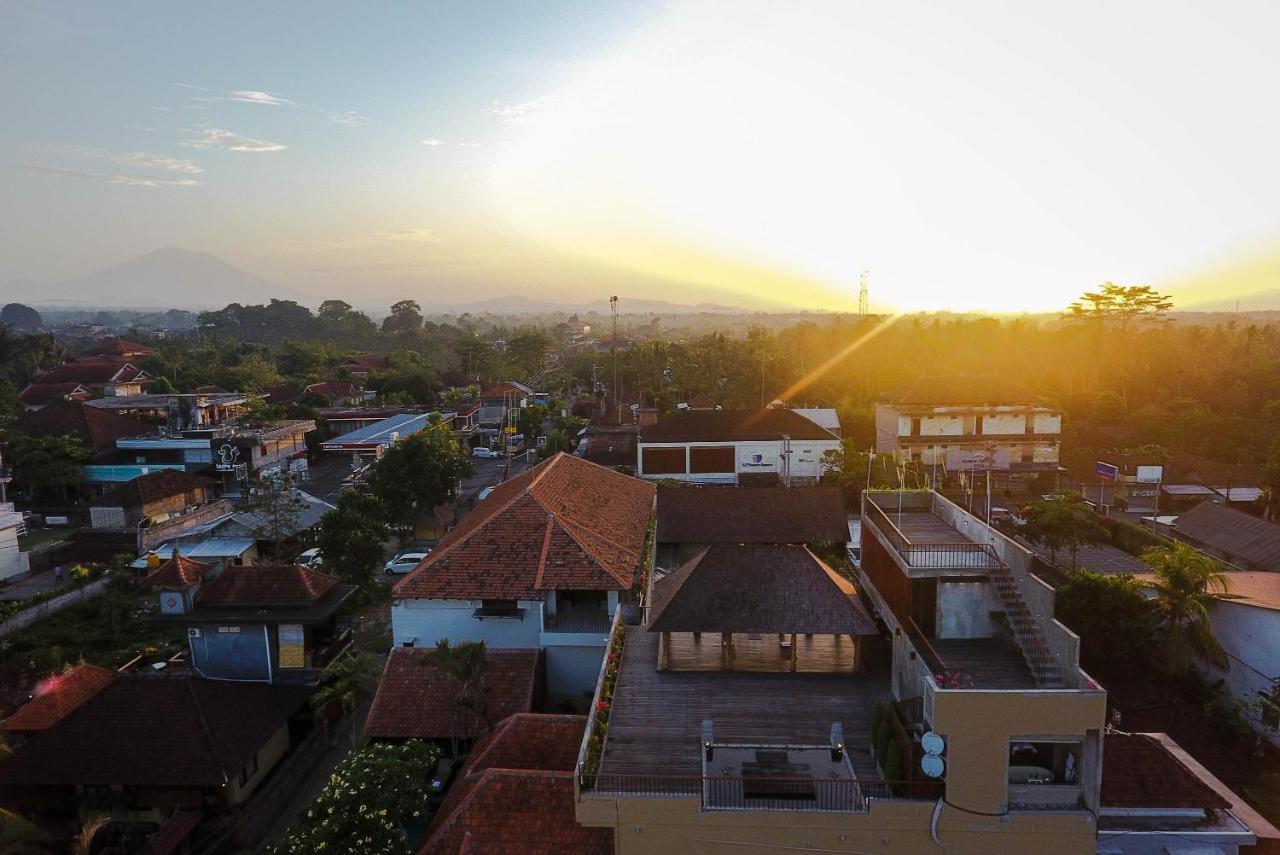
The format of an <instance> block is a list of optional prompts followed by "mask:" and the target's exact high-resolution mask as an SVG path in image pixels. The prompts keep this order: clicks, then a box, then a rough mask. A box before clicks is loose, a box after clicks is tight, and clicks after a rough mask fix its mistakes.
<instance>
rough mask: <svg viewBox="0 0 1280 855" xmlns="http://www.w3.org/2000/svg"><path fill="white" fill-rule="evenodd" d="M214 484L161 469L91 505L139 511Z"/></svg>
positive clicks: (117, 489)
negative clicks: (152, 504)
mask: <svg viewBox="0 0 1280 855" xmlns="http://www.w3.org/2000/svg"><path fill="white" fill-rule="evenodd" d="M212 484H213V482H212V481H211V480H209V479H208V478H204V477H201V476H200V475H192V474H190V473H188V472H180V471H178V470H176V469H161V470H160V471H159V472H151V473H149V474H147V475H139V476H138V477H137V478H134V479H133V480H132V481H128V482H126V483H124V484H121V485H120V486H119V487H116V488H115V489H113V490H109V491H108V492H106V493H103V494H102V495H101V496H99V497H98V498H96V499H94V500H93V502H92V504H94V505H97V506H98V507H104V508H121V507H124V508H139V507H142V506H143V505H149V504H151V503H152V502H158V501H161V500H163V499H171V498H173V497H174V496H185V495H186V494H187V493H190V492H192V491H194V490H201V489H205V488H207V487H209V486H210V485H212Z"/></svg>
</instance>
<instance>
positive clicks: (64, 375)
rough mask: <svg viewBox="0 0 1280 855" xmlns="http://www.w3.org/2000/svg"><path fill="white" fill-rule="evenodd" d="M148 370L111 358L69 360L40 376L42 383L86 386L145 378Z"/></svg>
mask: <svg viewBox="0 0 1280 855" xmlns="http://www.w3.org/2000/svg"><path fill="white" fill-rule="evenodd" d="M144 375H145V376H149V375H146V372H144V371H141V370H139V369H138V368H137V367H136V366H135V365H133V364H131V363H128V362H119V361H117V360H109V359H94V360H84V361H80V362H68V363H66V364H65V365H61V366H59V367H57V368H55V369H53V370H52V371H50V372H49V373H48V374H45V375H43V376H42V377H41V378H40V382H41V383H84V384H85V385H86V386H95V385H96V386H101V385H102V384H103V383H113V382H128V381H130V380H134V379H138V378H140V377H141V378H142V379H145V376H144Z"/></svg>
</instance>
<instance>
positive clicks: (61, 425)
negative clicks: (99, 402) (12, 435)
mask: <svg viewBox="0 0 1280 855" xmlns="http://www.w3.org/2000/svg"><path fill="white" fill-rule="evenodd" d="M9 430H14V431H18V432H19V433H25V434H30V435H32V436H65V435H67V434H73V435H75V436H78V437H80V439H81V441H82V442H84V444H85V447H86V448H90V449H92V450H94V451H107V450H112V451H114V450H115V447H116V440H117V439H125V438H126V437H131V436H145V435H148V434H153V433H155V428H154V427H153V426H151V425H149V424H147V423H146V422H140V421H138V420H136V419H131V418H128V417H126V416H120V415H116V414H115V413H111V412H107V411H106V410H100V409H98V408H97V407H88V406H85V405H84V404H83V403H81V402H79V401H58V402H55V403H53V404H50V405H49V406H47V407H45V408H44V409H42V410H36V411H34V412H30V413H24V414H23V415H22V416H21V417H20V418H18V419H17V420H16V421H14V422H12V423H11V424H10V425H9Z"/></svg>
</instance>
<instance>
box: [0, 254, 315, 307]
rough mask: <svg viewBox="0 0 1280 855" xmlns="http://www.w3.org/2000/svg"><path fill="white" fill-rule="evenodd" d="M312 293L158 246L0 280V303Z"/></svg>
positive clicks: (221, 299) (161, 303) (179, 303)
mask: <svg viewBox="0 0 1280 855" xmlns="http://www.w3.org/2000/svg"><path fill="white" fill-rule="evenodd" d="M272 298H275V299H277V300H296V301H298V302H306V303H314V302H316V299H315V298H314V297H312V296H311V295H310V294H304V293H303V292H301V291H296V290H294V289H292V288H284V287H282V286H279V285H275V284H273V283H271V282H268V281H266V280H265V279H261V278H259V277H257V276H254V275H253V274H252V273H246V272H245V271H243V270H241V269H239V268H238V267H232V266H231V265H230V264H227V263H226V262H225V261H223V260H222V259H221V258H218V257H217V256H216V255H209V254H208V253H205V252H192V251H190V250H186V249H179V248H177V247H164V248H163V249H157V250H156V251H154V252H149V253H147V254H146V255H143V256H140V257H139V258H135V259H133V260H132V261H126V262H123V263H122V264H117V265H115V266H113V267H108V268H106V269H105V270H99V271H98V272H96V273H90V274H89V275H88V276H82V277H80V278H79V279H71V280H68V281H66V282H57V283H44V282H33V281H31V280H29V279H19V280H14V281H12V282H8V283H6V284H5V285H0V303H7V302H21V303H28V304H31V305H35V306H45V307H52V306H93V307H101V308H104V309H118V308H129V309H144V308H163V309H171V308H176V309H196V308H201V309H203V308H221V307H223V306H225V305H227V304H228V303H266V302H267V301H268V300H271V299H272Z"/></svg>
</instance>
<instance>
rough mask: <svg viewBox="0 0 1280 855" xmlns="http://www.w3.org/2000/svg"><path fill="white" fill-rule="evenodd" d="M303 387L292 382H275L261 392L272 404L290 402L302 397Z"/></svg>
mask: <svg viewBox="0 0 1280 855" xmlns="http://www.w3.org/2000/svg"><path fill="white" fill-rule="evenodd" d="M302 393H303V389H302V387H301V386H295V385H293V384H292V383H277V384H276V385H274V386H268V387H266V388H265V389H263V390H262V394H263V395H264V396H266V398H267V400H268V401H270V402H271V403H273V404H292V403H293V402H294V401H296V400H298V399H299V398H301V397H302Z"/></svg>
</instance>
